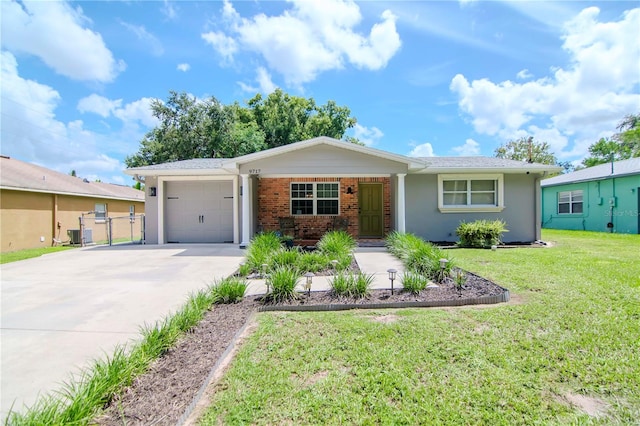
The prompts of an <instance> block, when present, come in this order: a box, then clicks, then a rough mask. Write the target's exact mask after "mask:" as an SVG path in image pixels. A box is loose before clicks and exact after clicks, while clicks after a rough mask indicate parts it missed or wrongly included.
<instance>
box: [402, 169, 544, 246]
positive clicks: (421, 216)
mask: <svg viewBox="0 0 640 426" xmlns="http://www.w3.org/2000/svg"><path fill="white" fill-rule="evenodd" d="M405 180H406V181H405V187H406V231H407V232H410V233H413V234H416V235H418V236H419V237H422V238H424V239H426V240H429V241H451V242H454V241H457V240H458V237H457V236H456V228H457V227H458V225H459V224H460V222H462V221H467V222H471V221H474V220H478V219H488V220H494V219H503V220H504V221H505V222H507V229H509V232H507V233H505V234H504V236H503V240H504V242H525V241H535V239H536V232H535V225H536V223H535V221H536V219H535V208H536V207H535V206H536V204H535V176H533V175H525V174H505V175H504V205H505V208H504V210H503V211H501V212H497V213H475V212H474V213H440V211H439V210H438V176H437V175H408V176H407V177H406V178H405Z"/></svg>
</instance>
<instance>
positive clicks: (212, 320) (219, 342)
mask: <svg viewBox="0 0 640 426" xmlns="http://www.w3.org/2000/svg"><path fill="white" fill-rule="evenodd" d="M504 292H505V289H504V288H502V287H500V286H498V285H496V284H494V283H493V282H491V281H488V280H486V279H484V278H482V277H479V276H477V275H474V274H471V273H467V282H466V284H465V286H464V288H463V289H462V291H461V292H458V290H457V289H456V288H455V286H454V284H453V282H452V281H450V282H448V283H444V284H442V285H440V287H438V288H430V289H427V290H424V291H422V292H421V293H420V294H419V295H412V294H410V293H408V292H404V291H397V290H396V291H395V292H394V294H393V295H391V291H390V290H373V291H372V292H371V294H370V296H369V297H366V298H363V299H345V298H337V297H335V296H334V295H332V294H331V293H330V292H311V295H310V296H307V294H306V293H305V294H302V295H300V297H299V298H298V299H296V300H293V301H290V302H286V303H282V304H279V305H274V304H272V303H263V302H262V297H260V296H254V297H246V298H245V299H244V300H243V301H242V302H241V303H237V304H233V305H218V306H215V307H214V309H212V310H211V311H209V312H207V313H206V315H205V317H204V319H203V320H202V321H201V322H200V324H199V325H198V326H197V327H195V328H194V330H193V331H192V332H190V333H188V334H186V335H185V336H184V337H183V338H182V339H181V340H180V341H179V342H178V344H177V345H176V346H175V347H174V348H173V349H171V350H170V351H169V352H167V353H166V354H165V355H164V356H163V357H162V358H160V359H158V360H157V361H156V362H155V363H154V364H153V365H152V366H151V368H150V370H149V371H148V372H147V373H145V374H143V375H142V376H140V377H138V378H137V379H136V380H135V382H134V383H133V385H132V386H131V387H129V388H127V389H126V390H125V391H124V393H123V394H122V395H120V396H118V397H116V398H115V399H114V400H113V401H112V402H111V404H110V406H109V407H107V409H106V411H105V412H104V413H103V414H102V415H101V416H100V417H99V418H97V419H95V420H94V422H95V424H99V425H123V424H127V425H175V424H176V422H177V421H178V420H180V419H181V417H182V416H183V414H184V413H185V410H186V409H187V407H189V406H190V404H191V403H192V401H193V399H194V397H195V396H196V395H197V394H198V391H199V390H200V388H201V387H202V386H203V385H204V383H205V381H206V380H207V377H208V375H209V373H210V372H211V369H212V368H213V366H214V365H215V364H216V363H217V362H218V360H219V359H220V358H221V356H222V355H223V354H224V352H225V350H226V349H227V347H228V346H229V345H230V344H231V342H232V341H233V339H234V337H235V336H236V334H237V333H238V331H239V330H240V329H241V328H242V327H243V325H244V324H245V322H246V321H247V319H248V318H249V316H250V315H251V314H252V313H253V312H255V311H256V310H257V309H259V308H261V307H263V308H267V309H273V308H278V306H280V307H282V308H284V309H287V308H288V307H289V308H290V307H293V306H307V307H308V306H320V305H334V306H335V305H340V304H343V305H344V304H350V305H351V304H353V305H362V306H364V305H375V304H381V305H382V304H388V303H393V302H430V301H434V302H444V301H456V300H463V299H465V300H466V299H473V298H480V297H483V296H496V295H500V294H503V293H504Z"/></svg>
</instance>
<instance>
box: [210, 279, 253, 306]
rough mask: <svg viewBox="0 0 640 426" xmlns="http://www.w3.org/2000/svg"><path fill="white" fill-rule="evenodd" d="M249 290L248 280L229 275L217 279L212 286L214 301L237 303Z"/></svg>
mask: <svg viewBox="0 0 640 426" xmlns="http://www.w3.org/2000/svg"><path fill="white" fill-rule="evenodd" d="M246 290H247V282H246V281H245V280H244V279H242V278H238V277H227V278H225V279H223V280H220V281H217V282H216V283H215V284H214V285H213V286H212V287H211V295H212V296H213V303H216V304H221V303H237V302H239V301H241V300H242V298H243V297H244V293H245V291H246Z"/></svg>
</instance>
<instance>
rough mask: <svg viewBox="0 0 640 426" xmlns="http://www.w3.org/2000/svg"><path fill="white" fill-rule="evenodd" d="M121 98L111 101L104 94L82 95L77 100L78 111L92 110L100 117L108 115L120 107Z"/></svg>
mask: <svg viewBox="0 0 640 426" xmlns="http://www.w3.org/2000/svg"><path fill="white" fill-rule="evenodd" d="M121 104H122V99H117V100H115V101H112V100H110V99H107V98H105V97H104V96H100V95H96V94H95V93H93V94H91V95H89V96H87V97H84V98H82V99H80V100H79V101H78V111H80V112H82V113H85V112H93V113H94V114H98V115H99V116H101V117H105V118H106V117H109V116H110V115H111V114H112V113H113V111H114V110H115V109H117V108H120V105H121Z"/></svg>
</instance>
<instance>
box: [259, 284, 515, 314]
mask: <svg viewBox="0 0 640 426" xmlns="http://www.w3.org/2000/svg"><path fill="white" fill-rule="evenodd" d="M509 299H510V294H509V290H507V289H504V291H503V292H502V293H501V294H499V295H496V296H481V297H470V298H464V299H463V298H458V299H450V300H432V301H426V302H389V303H362V304H358V303H336V304H328V305H327V304H325V305H295V306H294V305H269V306H260V307H259V308H258V312H273V311H290V312H319V311H346V310H350V309H389V308H436V307H447V306H467V305H492V304H497V303H505V302H508V301H509Z"/></svg>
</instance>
